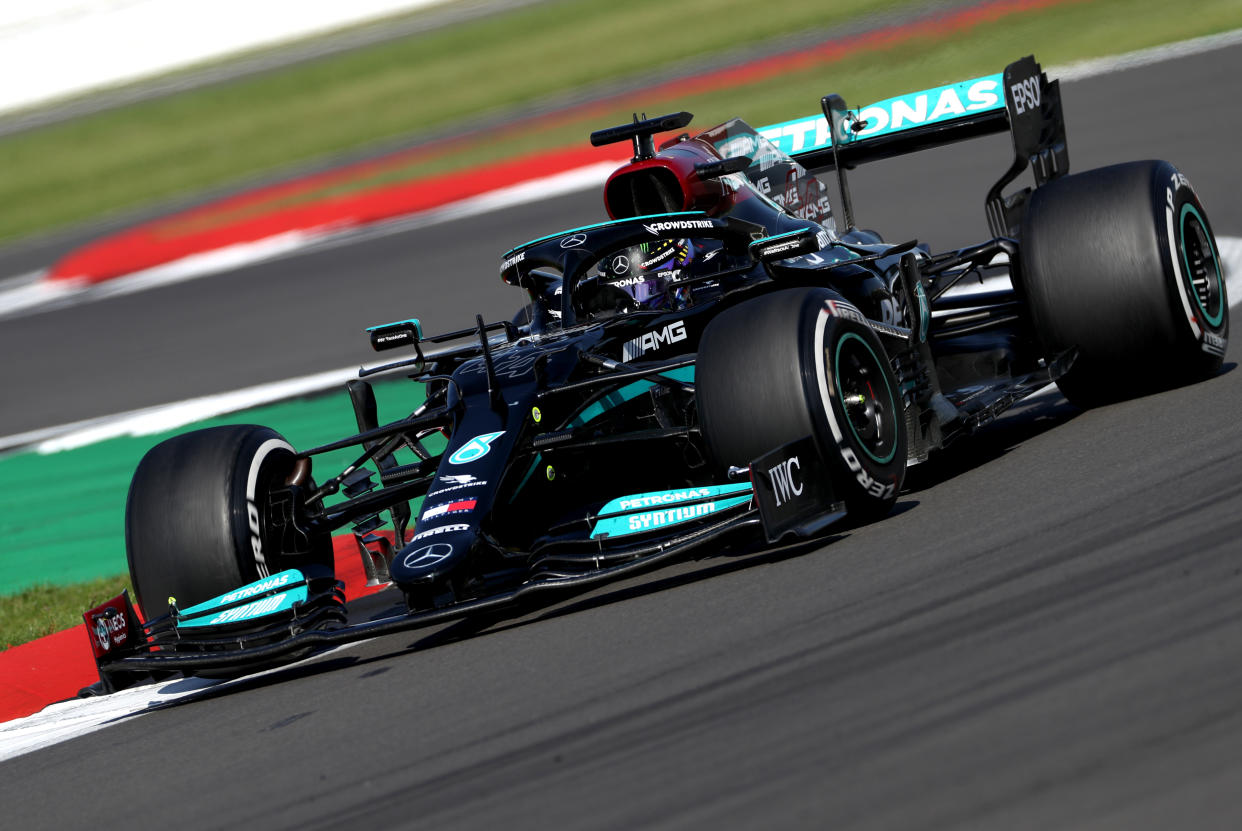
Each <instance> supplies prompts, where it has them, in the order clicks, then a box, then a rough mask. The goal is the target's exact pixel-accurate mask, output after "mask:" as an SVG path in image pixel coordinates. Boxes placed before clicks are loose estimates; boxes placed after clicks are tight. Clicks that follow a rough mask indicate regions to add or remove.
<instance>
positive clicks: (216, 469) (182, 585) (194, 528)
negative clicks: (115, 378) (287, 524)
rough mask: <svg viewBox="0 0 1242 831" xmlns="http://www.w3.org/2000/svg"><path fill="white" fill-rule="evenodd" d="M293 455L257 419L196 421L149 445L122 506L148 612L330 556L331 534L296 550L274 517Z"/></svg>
mask: <svg viewBox="0 0 1242 831" xmlns="http://www.w3.org/2000/svg"><path fill="white" fill-rule="evenodd" d="M294 461H295V453H294V450H293V447H292V446H291V445H290V444H289V443H288V442H287V441H285V440H284V438H282V437H281V436H280V435H279V434H278V433H276V432H274V431H273V430H269V429H268V428H266V427H257V426H253V425H229V426H225V427H213V428H209V429H206V430H197V431H194V432H191V433H185V434H182V435H180V436H174V437H173V438H171V439H168V440H167V441H164V442H161V443H160V444H158V445H156V446H155V447H153V448H151V450H150V451H148V453H147V454H146V456H144V457H143V459H142V461H141V462H139V464H138V468H137V470H136V471H135V472H134V478H133V480H132V482H131V484H130V489H129V499H128V501H127V503H126V506H125V547H126V553H127V555H128V558H129V572H130V577H131V579H132V580H133V584H134V594H135V595H136V596H137V599H138V604H139V607H140V608H141V609H142V611H143V614H144V615H147V616H148V617H154V616H158V615H160V614H163V612H164V610H165V609H166V608H167V604H168V599H169V598H170V597H173V598H176V601H177V605H178V606H180V607H181V608H186V607H187V606H190V605H193V604H196V603H200V602H202V601H204V600H208V599H210V598H212V597H215V596H216V595H219V594H223V593H224V592H227V591H229V590H231V589H235V588H237V587H238V586H242V585H245V584H246V583H250V582H253V581H254V580H258V579H259V578H261V577H266V576H267V575H269V574H274V573H276V572H278V571H280V570H282V569H284V568H287V567H289V566H291V565H299V564H321V565H330V564H331V562H332V543H331V539H330V537H329V536H328V535H327V534H321V535H318V536H315V537H313V538H311V539H309V540H306V541H305V545H304V549H305V550H303V551H296V552H295V551H290V550H287V547H288V546H287V542H285V541H287V540H288V535H282V534H281V533H280V532H279V531H278V529H276V528H275V527H274V526H273V523H272V521H271V520H272V510H271V509H272V504H271V502H272V494H273V491H274V490H276V489H279V488H281V487H282V486H283V485H284V483H285V480H286V479H287V478H288V477H289V475H290V474H291V473H292V471H293V467H294ZM282 539H283V540H284V541H282Z"/></svg>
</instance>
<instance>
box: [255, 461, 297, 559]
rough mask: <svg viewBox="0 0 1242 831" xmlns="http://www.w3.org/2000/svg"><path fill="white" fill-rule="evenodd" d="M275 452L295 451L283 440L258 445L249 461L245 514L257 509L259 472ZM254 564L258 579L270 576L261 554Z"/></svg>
mask: <svg viewBox="0 0 1242 831" xmlns="http://www.w3.org/2000/svg"><path fill="white" fill-rule="evenodd" d="M277 450H288V451H289V452H290V453H293V454H295V455H296V451H295V450H294V449H293V445H291V444H289V442H287V441H284V440H283V439H268V440H267V441H265V442H263V444H261V445H259V449H258V450H256V451H255V452H254V457H253V458H252V459H251V460H250V472H249V474H248V475H247V477H246V509H247V513H249V511H250V510H253V509H255V508H257V507H258V506H257V503H256V502H255V490H256V489H257V488H258V482H259V471H260V470H261V469H262V467H263V462H264V460H266V459H267V457H268V456H270V455H271V454H272V453H274V452H275V451H277ZM259 550H261V549H259ZM256 553H257V552H256ZM254 564H255V567H256V568H257V569H258V572H259V576H260V577H269V576H271V574H270V570H269V569H268V567H267V559H266V558H265V557H263V556H262V555H261V554H259V555H258V556H256V557H255V558H254Z"/></svg>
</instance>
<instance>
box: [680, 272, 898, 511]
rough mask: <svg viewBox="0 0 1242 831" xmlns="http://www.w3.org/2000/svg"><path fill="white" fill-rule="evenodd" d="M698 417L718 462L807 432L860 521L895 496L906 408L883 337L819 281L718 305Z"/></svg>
mask: <svg viewBox="0 0 1242 831" xmlns="http://www.w3.org/2000/svg"><path fill="white" fill-rule="evenodd" d="M695 388H696V400H697V402H698V412H699V421H700V425H701V428H702V431H703V436H704V439H705V441H706V443H707V446H708V450H709V452H710V453H711V456H712V458H713V459H714V460H715V461H716V463H717V464H718V465H720V466H728V465H737V466H745V465H748V464H750V463H751V462H752V461H754V460H755V459H756V458H758V457H760V456H762V455H764V454H765V453H768V452H769V451H771V450H775V449H776V448H777V447H780V446H781V445H784V444H787V443H789V442H791V441H795V440H797V439H800V438H802V437H804V436H808V435H809V436H813V437H814V439H815V442H816V445H817V447H818V448H819V452H820V456H821V457H822V458H823V460H824V463H825V466H826V469H827V470H828V473H829V478H830V484H831V486H832V491H833V493H834V494H835V495H836V498H837V499H840V500H841V501H843V502H844V503H845V505H846V508H847V510H848V511H849V514H850V517H851V518H852V519H853V520H854V521H856V522H867V521H871V520H874V519H878V518H879V517H882V516H884V515H886V514H888V513H889V511H890V510H891V509H892V507H893V504H894V503H895V502H896V501H897V494H898V492H899V491H900V490H901V485H902V481H903V480H904V478H905V470H906V427H905V411H904V408H903V405H902V399H901V396H900V393H899V391H898V386H897V382H896V380H895V378H894V377H893V372H892V368H891V366H890V364H889V360H888V356H887V354H886V353H885V350H884V347H883V345H882V344H881V343H880V339H879V338H878V337H877V336H876V334H875V332H873V331H872V330H871V328H870V327H869V326H867V325H866V324H865V323H864V322H862V319H861V315H860V314H859V313H858V311H857V310H856V309H854V308H853V307H852V306H850V305H849V304H848V303H845V302H844V301H843V300H842V298H841V297H840V295H838V294H836V293H835V292H832V291H829V290H827V289H822V288H799V289H788V290H785V291H778V292H774V293H772V294H768V295H764V296H762V297H759V298H756V299H754V300H750V301H747V302H746V303H742V304H739V305H738V306H735V307H733V308H731V309H728V310H726V311H724V312H722V313H721V314H720V315H718V316H717V317H716V318H715V319H714V320H713V321H712V322H711V324H710V325H708V327H707V329H706V330H705V331H704V333H703V337H702V339H701V341H700V343H699V352H698V358H697V361H696V370H695Z"/></svg>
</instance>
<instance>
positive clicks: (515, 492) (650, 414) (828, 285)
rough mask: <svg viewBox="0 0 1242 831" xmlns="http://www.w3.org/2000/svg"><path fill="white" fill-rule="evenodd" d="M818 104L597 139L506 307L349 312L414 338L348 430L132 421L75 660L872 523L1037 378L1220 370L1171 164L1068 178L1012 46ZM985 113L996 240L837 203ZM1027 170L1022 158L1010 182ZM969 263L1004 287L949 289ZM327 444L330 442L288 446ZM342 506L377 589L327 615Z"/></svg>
mask: <svg viewBox="0 0 1242 831" xmlns="http://www.w3.org/2000/svg"><path fill="white" fill-rule="evenodd" d="M821 103H822V112H821V113H820V114H818V115H816V116H814V117H809V118H803V119H797V120H794V121H789V122H785V123H781V124H776V125H772V126H769V127H765V128H762V129H758V130H756V129H752V128H751V127H749V126H748V125H747V124H746V123H744V122H742V121H740V120H733V121H729V122H727V123H725V124H722V125H720V126H717V127H712V128H710V129H706V130H703V131H701V132H697V133H694V134H691V133H689V132H680V133H679V134H677V135H676V136H675V137H673V138H669V139H668V140H665V141H663V142H662V143H661V144H660V145H659V148H658V149H657V147H656V142H655V136H656V135H658V134H667V133H670V132H675V131H682V130H683V128H686V127H687V125H688V124H689V123H690V120H691V116H690V115H689V114H688V113H678V114H673V115H667V116H662V117H658V118H651V119H648V118H643V119H639V118H638V117H637V116H636V117H635V119H634V123H631V124H624V125H621V126H618V127H613V128H610V129H605V130H601V131H599V132H596V133H594V134H592V136H591V141H592V143H593V144H596V145H603V144H609V143H614V142H632V144H633V148H634V157H633V160H632V161H631V162H629V163H628V164H626V165H624V166H623V167H621V168H620V169H618V170H617V171H616V172H614V173H613V174H612V176H611V177H610V178H609V179H608V182H607V184H606V186H605V188H604V203H605V206H606V209H607V212H608V215H609V216H610V217H611V219H610V220H609V221H606V222H600V223H597V224H593V225H587V226H585V227H580V228H573V229H569V230H566V231H561V232H558V233H555V234H550V235H548V236H545V237H540V238H539V239H534V240H531V241H529V242H525V243H522V244H521V245H518V246H517V247H514V248H512V249H511V250H509V251H507V252H505V253H504V254H503V255H502V257H501V262H500V276H501V278H502V279H503V280H504V282H506V283H508V284H510V285H512V286H515V287H517V288H518V289H520V290H521V291H523V292H524V293H525V294H524V298H525V304H524V306H523V307H522V309H521V311H520V312H519V314H518V315H517V317H516V318H514V319H513V320H504V321H500V322H494V323H485V322H484V321H483V319H482V318H481V317H479V318H477V319H476V323H477V325H475V326H473V327H470V328H467V329H462V330H460V331H454V332H448V333H446V334H439V335H432V336H427V335H425V334H424V333H423V329H422V325H421V323H420V322H419V321H418V320H416V319H409V320H402V321H398V322H395V323H389V324H385V325H382V326H377V327H374V328H373V329H371V330H370V339H371V343H372V345H373V346H374V348H375V349H377V350H391V349H403V350H407V351H408V354H407V355H406V356H405V357H402V358H401V359H399V360H395V361H394V362H391V363H388V364H385V365H382V366H376V367H373V368H367V369H363V370H360V373H359V375H360V377H359V378H358V379H355V380H353V381H351V382H350V383H349V384H348V394H349V397H350V400H351V402H352V405H353V410H354V413H355V415H356V418H357V422H358V432H357V433H356V434H355V435H351V436H348V437H346V438H342V439H341V440H340V441H336V442H332V443H331V444H327V445H325V446H322V447H317V448H313V449H310V450H302V451H299V450H296V449H294V448H293V447H292V446H290V445H289V443H288V442H286V441H285V440H284V439H283V438H282V437H281V436H280V435H278V434H277V433H275V432H273V431H272V430H269V429H267V428H263V427H257V426H227V427H217V428H213V429H208V430H201V431H197V432H191V433H187V434H184V435H180V436H177V437H175V438H172V439H170V440H168V441H166V442H163V443H162V444H159V445H158V446H156V447H155V448H153V449H152V450H151V451H150V452H149V453H148V454H147V455H146V457H144V459H143V460H142V462H141V463H140V465H139V466H138V468H137V471H136V472H135V474H134V478H133V483H132V485H131V488H130V492H129V499H128V505H127V509H126V511H127V514H126V543H127V549H128V557H129V567H130V573H131V576H132V579H133V586H134V590H135V594H136V595H137V601H138V606H139V607H140V608H141V609H142V610H143V612H145V613H146V617H145V619H143V618H140V617H139V616H138V614H137V611H136V609H135V607H134V605H133V604H132V603H130V601H129V598H128V596H127V595H122V596H120V597H118V598H116V599H114V600H112V601H109V602H108V603H105V604H103V605H102V606H100V607H97V608H96V609H92V610H91V611H89V612H87V613H86V620H87V624H88V629H89V631H90V632H91V633H92V644H93V647H94V650H95V655H96V659H97V663H98V666H99V670H100V677H101V684H100V685H99V686H100V687H101V688H102V689H108V690H110V689H114V688H116V687H118V686H122V685H125V684H128V683H131V682H132V681H134V680H135V679H138V678H141V677H144V676H146V675H147V674H150V673H163V672H174V671H178V672H185V673H230V672H238V671H240V670H242V669H246V668H250V667H255V666H260V665H270V664H274V663H279V662H282V661H287V660H290V659H292V658H293V657H295V656H301V655H304V654H307V653H308V652H310V651H312V650H314V649H316V648H319V647H321V646H324V645H328V644H336V643H342V642H347V641H352V640H357V639H361V638H365V637H372V636H374V635H377V634H382V633H386V632H393V631H398V630H404V629H411V628H414V627H419V626H426V625H430V624H433V623H437V622H441V621H445V620H449V619H452V618H460V617H463V616H467V615H473V614H478V613H481V612H483V611H485V610H487V611H490V610H495V609H498V608H505V607H513V606H515V605H516V604H517V602H518V601H519V600H521V599H522V598H525V597H527V596H530V595H538V594H543V593H548V592H554V591H556V590H558V589H565V588H569V587H581V586H584V585H587V584H592V583H595V582H599V581H604V580H609V579H614V578H616V577H619V576H621V575H625V574H629V573H632V572H634V571H636V570H638V569H644V568H649V567H651V566H652V565H654V564H656V563H658V562H660V561H663V560H666V559H668V558H671V557H677V556H679V555H682V554H684V553H685V552H688V551H690V550H692V549H704V548H705V547H718V546H721V545H726V544H734V543H737V544H750V545H760V546H762V545H768V544H775V543H777V542H779V541H781V540H783V539H785V538H787V537H793V538H795V539H796V538H809V537H813V536H814V535H817V534H819V533H821V532H822V531H824V529H826V528H829V527H831V526H833V525H834V524H835V523H839V522H849V523H862V522H868V521H872V520H876V519H879V518H881V517H883V516H885V515H886V514H887V513H888V512H889V511H890V509H891V508H892V507H893V505H894V502H895V501H896V500H897V498H898V496H899V494H900V493H901V489H902V483H903V479H904V475H905V471H906V468H907V466H908V465H911V464H915V463H918V462H920V461H922V460H924V459H926V458H927V456H928V454H930V453H933V452H936V451H939V450H940V449H942V448H945V447H947V446H948V445H949V444H950V443H952V442H954V441H956V440H957V439H959V438H961V437H963V436H966V435H968V434H970V433H971V432H972V431H974V430H976V429H977V428H979V427H980V426H981V425H984V424H986V423H987V422H989V421H991V420H993V419H995V418H996V417H997V415H999V414H1000V413H1001V412H1003V411H1004V410H1005V409H1006V408H1008V407H1009V406H1011V405H1012V404H1013V403H1014V402H1016V401H1018V400H1020V399H1022V398H1023V397H1024V396H1027V395H1029V394H1030V393H1032V392H1034V391H1035V390H1037V389H1040V388H1041V387H1043V386H1045V385H1047V384H1049V383H1050V382H1055V383H1056V384H1057V385H1058V386H1059V387H1060V389H1061V390H1062V392H1063V393H1064V395H1065V396H1066V397H1067V398H1068V399H1069V400H1070V401H1072V402H1076V403H1078V404H1081V405H1083V406H1092V405H1096V404H1099V403H1103V402H1108V401H1112V400H1115V399H1118V398H1121V397H1125V396H1130V395H1135V394H1138V393H1141V392H1144V391H1147V390H1151V389H1154V388H1159V387H1169V386H1172V385H1177V384H1183V383H1187V382H1191V381H1195V380H1198V379H1202V378H1205V377H1208V376H1210V375H1212V374H1213V373H1215V372H1217V371H1218V369H1219V367H1220V365H1221V360H1222V356H1223V355H1224V352H1225V347H1226V343H1227V337H1228V329H1229V320H1228V308H1229V306H1228V302H1227V299H1226V296H1225V283H1224V281H1223V279H1222V274H1221V264H1220V260H1219V258H1218V256H1217V250H1216V244H1215V241H1214V239H1213V236H1212V231H1211V227H1210V225H1209V223H1208V220H1207V215H1206V213H1205V211H1204V209H1203V206H1202V205H1201V204H1200V202H1199V199H1198V198H1197V197H1196V195H1195V192H1194V190H1193V189H1192V187H1191V185H1190V182H1189V181H1188V180H1187V179H1186V177H1185V176H1183V175H1182V174H1181V173H1180V172H1179V171H1178V170H1177V169H1176V168H1174V167H1173V166H1172V165H1171V164H1169V163H1167V162H1160V161H1145V162H1133V163H1126V164H1118V165H1115V166H1111V167H1106V168H1102V169H1097V170H1090V171H1087V172H1085V173H1079V174H1076V175H1069V155H1068V150H1067V146H1066V140H1065V126H1064V121H1063V118H1062V113H1061V101H1060V90H1059V87H1058V84H1057V82H1056V81H1055V80H1053V81H1050V80H1049V79H1048V78H1047V76H1046V75H1045V74H1044V73H1043V72H1042V71H1041V70H1040V67H1039V65H1038V64H1037V63H1036V62H1035V60H1034V58H1032V57H1027V58H1023V59H1021V60H1019V61H1016V62H1015V63H1013V64H1011V65H1009V66H1008V67H1006V68H1005V70H1004V71H1003V72H1001V73H997V74H994V75H990V76H985V77H982V78H976V79H973V80H970V81H966V82H963V83H959V84H952V85H949V86H944V87H938V88H935V89H930V90H925V91H922V92H918V93H914V94H910V95H904V96H900V97H897V98H893V99H889V100H886V101H881V102H878V103H876V104H872V105H871V106H867V107H862V108H859V109H850V108H849V107H847V106H846V104H845V102H844V101H843V100H842V99H841V98H840V97H839V96H836V95H828V96H825V97H824V98H823V99H822V102H821ZM1001 131H1007V132H1008V133H1009V134H1010V135H1011V136H1012V140H1013V148H1014V157H1013V161H1012V163H1011V164H1010V166H1009V168H1008V169H1007V170H1006V171H1005V172H1004V174H1003V175H1002V176H1001V178H1000V180H999V181H998V182H997V183H996V184H995V186H993V187H992V188H991V190H990V191H989V192H988V194H987V197H986V200H985V208H986V217H987V223H988V226H989V229H990V232H991V233H990V238H989V239H987V240H986V241H984V242H981V243H979V244H977V245H973V246H970V247H968V248H963V249H960V250H950V251H944V252H933V251H932V250H930V249H929V248H928V247H927V246H926V245H923V244H920V243H919V242H917V241H908V242H900V243H897V244H893V243H890V242H887V241H885V240H884V239H882V238H881V237H880V235H879V234H877V233H875V232H872V231H867V230H862V229H860V228H858V227H856V224H855V221H854V216H853V210H852V207H851V203H850V193H849V186H848V182H847V171H848V170H849V169H851V168H853V167H855V166H856V165H859V164H862V163H868V162H871V161H874V160H879V159H884V158H888V157H891V156H894V155H897V154H902V153H908V152H912V151H917V150H920V149H923V148H927V147H932V146H935V145H941V144H945V143H948V142H954V141H958V140H961V139H966V138H970V137H974V136H980V135H985V134H988V133H993V132H1001ZM1027 170H1030V171H1031V174H1032V178H1033V185H1031V186H1027V187H1021V188H1017V189H1015V190H1013V191H1012V192H1010V193H1004V191H1005V190H1006V189H1007V188H1009V187H1010V186H1011V185H1012V184H1013V183H1014V181H1015V180H1016V179H1017V177H1018V176H1019V175H1020V174H1023V173H1024V172H1025V171H1027ZM821 171H835V176H833V177H830V178H829V180H828V181H829V183H832V180H833V179H835V189H836V190H837V191H838V193H839V196H840V203H839V208H840V212H839V214H838V213H834V210H833V204H832V200H830V198H829V194H830V192H831V190H832V189H833V188H831V187H830V186H829V184H825V183H824V182H821V181H820V180H819V179H818V178H816V176H815V175H814V174H815V173H816V172H821ZM981 277H995V278H997V279H996V280H991V281H989V282H985V283H983V285H985V286H987V285H996V286H997V287H996V288H995V289H994V290H987V291H974V292H969V293H963V292H962V291H960V288H961V286H962V285H965V283H964V281H967V282H970V281H973V282H978V281H979V278H981ZM968 278H969V280H968ZM393 374H403V375H407V376H409V377H410V378H411V379H412V380H413V381H414V382H416V383H418V384H421V385H423V388H424V390H425V396H424V397H423V399H422V401H421V404H420V405H419V406H418V408H417V409H415V410H414V411H413V412H411V413H409V415H408V416H406V417H404V418H401V419H399V420H397V421H394V422H392V423H387V424H380V423H378V421H377V418H376V412H377V409H376V401H375V394H374V389H373V387H372V384H371V382H370V381H369V380H368V379H369V378H371V377H374V376H378V375H393ZM343 448H354V452H355V453H356V458H355V459H354V461H353V462H352V463H351V464H349V465H348V466H346V467H345V468H344V469H343V470H340V471H339V472H330V473H327V474H323V473H321V472H320V471H315V472H314V474H315V475H312V469H311V462H312V460H313V459H315V458H316V457H317V456H319V455H320V454H323V453H326V452H328V451H337V450H341V449H343ZM316 476H318V479H316ZM341 529H348V532H349V533H352V535H353V538H354V540H355V541H356V547H357V550H358V553H359V556H361V557H362V559H363V561H364V565H365V568H366V570H367V574H368V576H369V578H370V582H371V583H373V584H377V585H378V584H383V583H391V584H392V585H393V586H395V587H396V589H397V590H399V592H400V593H401V594H400V596H401V597H402V598H403V600H404V603H403V604H402V605H401V607H400V612H399V613H394V614H392V615H390V616H388V617H383V618H380V619H378V620H368V621H363V622H357V621H350V620H349V618H348V615H347V614H346V607H345V602H344V596H343V591H342V586H341V584H340V583H339V582H338V581H337V580H336V575H335V574H334V572H333V549H332V545H331V535H332V534H333V532H336V531H339V530H341Z"/></svg>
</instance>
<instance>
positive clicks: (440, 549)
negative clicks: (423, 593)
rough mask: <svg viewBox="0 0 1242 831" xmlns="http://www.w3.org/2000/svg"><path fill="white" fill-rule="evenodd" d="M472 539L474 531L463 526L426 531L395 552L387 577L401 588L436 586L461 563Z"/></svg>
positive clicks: (441, 527)
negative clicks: (430, 584) (435, 584)
mask: <svg viewBox="0 0 1242 831" xmlns="http://www.w3.org/2000/svg"><path fill="white" fill-rule="evenodd" d="M476 539H477V535H476V534H475V531H474V528H473V527H472V526H470V525H467V524H466V523H456V524H449V525H437V526H436V527H434V528H429V529H427V530H426V531H422V532H420V533H418V534H415V535H414V539H412V540H410V542H409V543H407V544H406V546H405V547H404V548H402V549H401V550H400V551H398V552H397V554H396V556H394V557H393V558H392V564H391V565H389V567H388V571H389V574H390V575H391V576H392V580H393V582H394V583H396V584H397V585H398V586H400V587H402V588H409V587H413V586H418V585H424V586H425V585H427V584H429V583H436V582H438V581H440V580H442V579H443V578H445V577H448V576H449V575H451V574H452V573H453V571H454V570H456V569H457V568H458V567H460V566H461V564H462V563H464V562H465V560H466V556H467V554H469V552H470V549H471V548H472V547H474V544H475V541H476Z"/></svg>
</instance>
